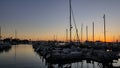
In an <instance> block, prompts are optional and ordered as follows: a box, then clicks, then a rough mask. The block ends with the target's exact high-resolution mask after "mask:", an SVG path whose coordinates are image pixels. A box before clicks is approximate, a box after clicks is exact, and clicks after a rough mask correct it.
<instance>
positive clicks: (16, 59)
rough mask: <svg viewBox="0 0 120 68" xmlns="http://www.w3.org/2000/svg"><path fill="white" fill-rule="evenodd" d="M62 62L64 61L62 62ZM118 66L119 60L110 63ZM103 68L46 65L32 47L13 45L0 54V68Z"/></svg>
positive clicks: (99, 67) (82, 64) (84, 63)
mask: <svg viewBox="0 0 120 68" xmlns="http://www.w3.org/2000/svg"><path fill="white" fill-rule="evenodd" d="M63 62H64V61H63ZM112 65H113V66H120V60H118V61H117V62H116V63H112ZM66 67H69V68H103V67H104V66H103V64H102V63H98V62H95V61H94V62H93V61H89V62H88V61H85V60H82V61H80V62H74V63H68V64H51V63H47V62H46V61H45V59H43V57H42V56H40V55H38V54H37V53H36V52H34V50H33V48H32V45H17V46H15V45H13V46H12V47H11V48H10V49H9V50H6V51H2V52H0V68H66Z"/></svg>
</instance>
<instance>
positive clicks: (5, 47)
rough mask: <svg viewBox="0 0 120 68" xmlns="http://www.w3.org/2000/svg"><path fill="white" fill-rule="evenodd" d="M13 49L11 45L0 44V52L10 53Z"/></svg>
mask: <svg viewBox="0 0 120 68" xmlns="http://www.w3.org/2000/svg"><path fill="white" fill-rule="evenodd" d="M10 48H11V45H10V44H9V43H0V52H3V51H8V50H9V49H10Z"/></svg>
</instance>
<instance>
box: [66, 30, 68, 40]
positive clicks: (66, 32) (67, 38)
mask: <svg viewBox="0 0 120 68" xmlns="http://www.w3.org/2000/svg"><path fill="white" fill-rule="evenodd" d="M66 42H68V29H66Z"/></svg>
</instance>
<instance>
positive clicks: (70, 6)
mask: <svg viewBox="0 0 120 68" xmlns="http://www.w3.org/2000/svg"><path fill="white" fill-rule="evenodd" d="M69 8H70V10H69V11H70V43H71V42H72V34H71V33H72V24H71V0H69Z"/></svg>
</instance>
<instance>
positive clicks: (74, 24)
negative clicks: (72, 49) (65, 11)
mask: <svg viewBox="0 0 120 68" xmlns="http://www.w3.org/2000/svg"><path fill="white" fill-rule="evenodd" d="M71 12H72V18H73V22H74V25H75V29H76V35H77V40H78V42H80V39H79V35H78V29H77V25H76V22H75V17H74V13H73V9H72V7H71Z"/></svg>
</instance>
